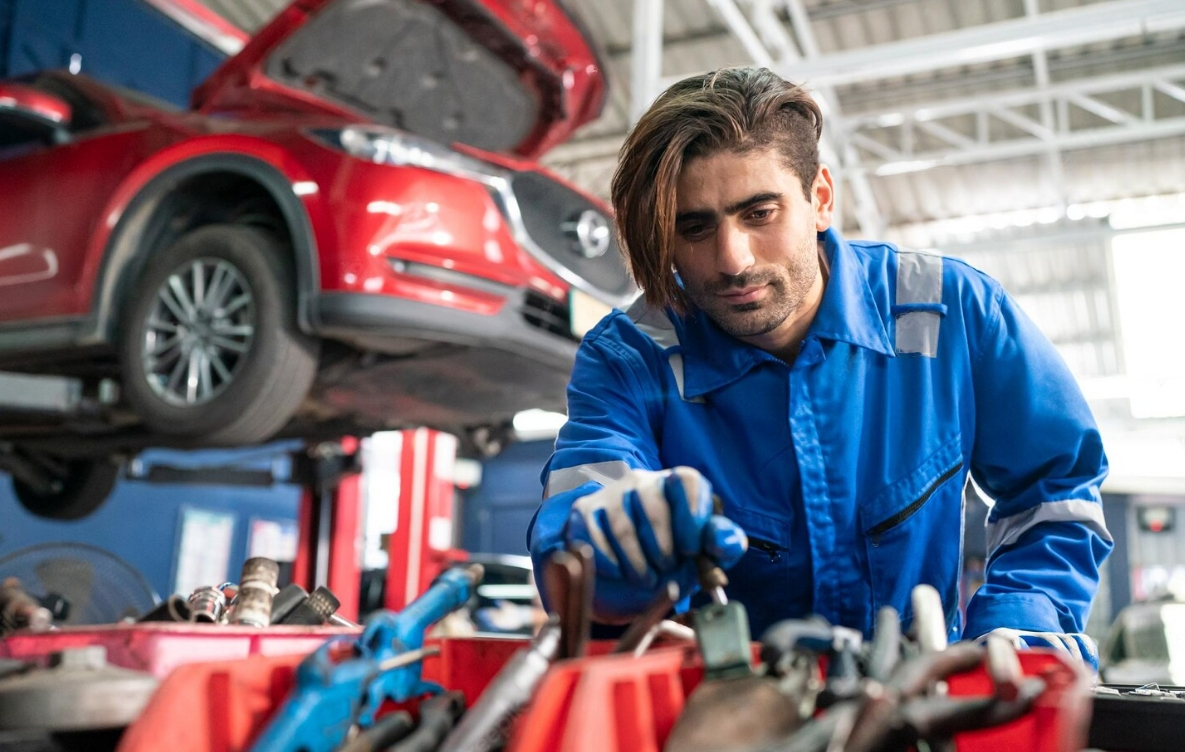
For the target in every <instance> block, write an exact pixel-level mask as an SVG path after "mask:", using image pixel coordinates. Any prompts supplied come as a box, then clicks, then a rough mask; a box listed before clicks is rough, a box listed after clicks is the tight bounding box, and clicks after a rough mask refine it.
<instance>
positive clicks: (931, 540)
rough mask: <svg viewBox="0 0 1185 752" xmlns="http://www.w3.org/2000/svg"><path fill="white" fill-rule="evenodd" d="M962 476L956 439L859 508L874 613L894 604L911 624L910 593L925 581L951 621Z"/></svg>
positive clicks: (955, 596) (958, 562)
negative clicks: (935, 593) (940, 601)
mask: <svg viewBox="0 0 1185 752" xmlns="http://www.w3.org/2000/svg"><path fill="white" fill-rule="evenodd" d="M965 477H966V473H965V472H964V471H963V457H962V443H961V441H960V439H959V437H955V438H954V439H952V440H950V441H949V442H947V443H946V444H944V445H943V446H942V447H940V448H939V449H938V450H937V451H936V452H934V453H932V454H931V455H930V456H929V457H927V458H926V459H925V460H924V461H923V462H922V463H921V464H920V465H919V466H918V467H917V468H915V469H914V470H913V471H912V472H911V473H910V474H909V475H908V476H906V477H905V478H903V479H901V480H899V481H897V482H896V483H894V484H893V485H891V486H889V487H888V488H886V489H884V490H883V491H882V492H881V493H879V494H877V496H876V497H875V498H873V499H872V500H871V501H870V502H869V503H867V504H865V505H864V506H863V507H862V508H861V523H862V526H863V529H864V541H865V548H866V551H867V554H868V568H869V572H868V575H869V581H870V583H871V584H872V597H873V606H874V611H873V613H875V612H876V610H879V609H880V608H881V607H882V606H892V607H893V608H895V609H897V611H898V612H899V613H900V614H901V618H902V623H903V625H908V624H910V623H912V621H913V607H912V605H911V603H910V592H911V591H912V590H913V588H914V586H915V585H918V584H921V583H926V584H929V585H933V586H934V587H935V588H936V589H937V590H938V592H939V594H940V595H941V596H942V602H943V605H944V606H945V609H946V611H947V614H948V622H949V616H950V615H951V614H953V609H954V608H955V606H956V604H957V603H958V585H959V573H960V571H961V559H962V555H963V480H964V479H965ZM948 626H950V625H949V624H948Z"/></svg>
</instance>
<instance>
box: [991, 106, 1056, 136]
mask: <svg viewBox="0 0 1185 752" xmlns="http://www.w3.org/2000/svg"><path fill="white" fill-rule="evenodd" d="M988 114H990V115H991V116H992V117H996V118H999V119H1000V120H1003V121H1004V122H1005V123H1008V124H1010V125H1014V126H1016V127H1017V128H1020V129H1021V130H1022V131H1026V132H1028V133H1031V134H1032V135H1034V136H1036V137H1037V138H1039V139H1041V140H1042V141H1052V140H1053V139H1054V132H1055V130H1054V129H1053V128H1046V127H1045V126H1044V125H1042V124H1041V123H1038V122H1037V121H1036V120H1033V119H1032V118H1027V117H1025V116H1024V115H1021V114H1020V113H1018V112H1015V111H1014V110H1006V109H1004V108H998V109H994V110H990V111H989V113H988Z"/></svg>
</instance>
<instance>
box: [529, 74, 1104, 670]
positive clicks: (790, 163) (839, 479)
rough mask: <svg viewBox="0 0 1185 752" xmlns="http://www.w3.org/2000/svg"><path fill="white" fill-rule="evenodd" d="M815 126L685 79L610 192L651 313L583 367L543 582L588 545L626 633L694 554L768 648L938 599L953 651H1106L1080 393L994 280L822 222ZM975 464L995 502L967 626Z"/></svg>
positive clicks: (692, 574)
mask: <svg viewBox="0 0 1185 752" xmlns="http://www.w3.org/2000/svg"><path fill="white" fill-rule="evenodd" d="M821 132H822V115H821V113H820V111H819V108H818V106H817V105H816V104H815V103H814V102H813V101H812V100H811V99H810V97H809V96H808V95H807V94H806V93H805V92H804V91H803V90H802V89H801V88H799V87H798V86H795V85H793V84H791V83H789V82H787V81H785V80H783V79H781V78H780V77H778V76H777V75H775V74H773V73H771V72H770V71H768V70H765V69H752V68H741V69H736V68H734V69H723V70H719V71H716V72H714V73H710V74H706V75H702V76H696V77H693V78H688V79H686V80H684V81H682V82H680V83H677V84H675V85H674V86H672V87H671V88H670V89H668V90H667V91H666V92H665V93H664V94H663V95H662V96H660V97H659V98H658V100H657V101H656V102H655V103H654V105H653V106H652V107H651V108H650V109H649V111H648V112H647V113H646V114H645V115H643V117H642V118H641V120H640V121H639V122H638V124H637V125H636V127H635V128H634V129H633V132H632V133H631V134H630V135H629V137H628V139H627V140H626V142H625V144H624V146H623V147H622V151H621V161H620V164H619V166H618V169H617V172H616V174H615V176H614V178H613V186H612V198H613V207H614V209H615V210H616V214H617V218H616V221H617V226H618V229H619V234H620V237H621V239H622V245H623V250H624V253H625V255H626V257H627V260H628V263H629V265H630V267H631V270H632V272H633V275H634V278H635V279H636V280H637V282H638V285H639V286H640V287H641V288H642V290H643V292H644V297H643V298H641V299H639V301H638V302H637V303H636V304H635V305H633V306H632V307H631V308H630V310H629V311H627V312H621V311H615V312H613V313H612V314H610V315H609V316H607V317H606V318H605V319H604V320H603V321H601V323H600V324H599V325H598V326H597V327H596V328H594V329H593V330H592V331H591V332H590V333H589V334H588V335H587V336H586V337H585V339H584V343H583V345H582V346H581V348H580V350H579V353H578V355H577V358H576V364H575V367H574V370H573V372H572V378H571V383H570V385H569V388H568V422H567V424H566V425H565V426H564V427H563V429H562V430H561V431H560V434H559V438H558V440H557V442H556V448H555V453H554V454H553V455H552V457H551V459H550V461H549V462H548V464H547V467H546V469H545V470H544V473H543V481H544V485H545V491H544V501H543V504H542V506H541V507H540V509H539V511H538V513H537V515H536V518H535V520H534V523H533V525H532V529H531V531H530V532H529V543H530V547H531V553H532V556H533V557H534V560H535V567H536V571H538V570H539V567H540V566H541V564H542V562H543V560H544V558H545V557H546V556H547V555H548V554H549V553H550V552H552V551H554V550H556V549H559V548H561V547H564V546H565V545H568V544H570V543H572V542H574V541H586V542H589V543H591V544H592V546H593V547H594V550H595V554H596V565H597V581H596V594H595V617H596V618H597V620H598V621H601V622H606V623H622V622H625V621H628V620H629V619H630V618H631V617H632V616H634V615H636V614H638V613H639V612H640V611H641V610H642V609H643V608H644V606H645V605H646V604H647V603H648V602H649V601H650V600H651V599H652V597H653V596H654V595H655V592H656V590H657V587H658V585H659V584H660V583H663V582H665V581H668V580H675V581H677V582H678V583H679V584H680V586H681V587H683V588H685V589H684V590H683V592H689V590H688V589H694V588H695V586H696V566H695V561H694V559H695V557H696V556H700V555H706V556H708V557H710V558H712V559H715V560H716V561H718V562H719V563H720V564H721V565H723V566H724V567H726V568H730V572H729V580H730V583H729V586H728V590H727V592H728V595H729V596H730V597H731V598H734V599H736V600H739V601H741V602H742V603H743V604H744V605H745V607H746V608H747V610H748V613H749V618H750V622H751V624H752V627H753V630H754V634H757V635H759V634H761V632H762V631H763V630H764V629H765V628H766V627H768V626H769V625H771V624H773V623H774V622H776V621H778V620H780V619H786V618H794V617H802V616H805V615H807V614H810V613H812V612H813V613H818V614H821V615H822V616H824V617H825V618H827V619H828V620H829V621H831V622H832V623H834V624H841V625H845V626H848V627H853V628H855V629H858V630H861V631H863V632H864V634H865V635H866V636H867V635H869V634H870V633H871V631H872V627H873V624H874V615H875V614H876V612H877V610H878V609H879V608H880V607H882V606H886V605H888V606H893V607H894V608H896V609H897V610H898V612H900V613H901V615H902V618H903V621H904V622H905V624H906V625H908V623H909V622H910V621H911V619H912V608H911V605H910V591H911V590H912V589H913V587H914V586H915V585H917V584H919V583H928V584H930V585H933V586H934V587H935V588H937V589H938V592H939V593H940V594H941V596H942V601H943V605H944V607H945V611H946V618H947V624H948V626H949V628H950V636H951V637H952V638H958V637H965V638H977V637H980V636H982V635H985V634H986V633H988V632H992V631H993V630H1001V633H1002V634H1007V635H1008V636H1010V637H1011V638H1012V639H1013V642H1014V643H1016V644H1018V645H1020V644H1030V645H1032V644H1040V645H1052V646H1055V647H1059V648H1062V649H1066V650H1069V651H1070V652H1072V653H1074V654H1077V655H1079V656H1080V657H1082V658H1084V659H1085V660H1086V661H1088V662H1089V663H1092V664H1093V663H1095V658H1094V655H1093V651H1092V650H1091V643H1090V641H1089V638H1086V637H1085V635H1083V634H1081V633H1082V631H1083V627H1084V625H1085V623H1086V619H1087V616H1088V614H1089V612H1090V606H1091V601H1092V599H1093V597H1094V594H1095V590H1096V587H1097V584H1098V570H1099V566H1100V564H1101V563H1102V561H1103V560H1104V559H1105V558H1106V556H1107V554H1108V552H1109V551H1110V549H1111V546H1112V542H1111V537H1110V535H1109V534H1108V532H1107V529H1106V526H1105V525H1104V523H1103V512H1102V506H1101V502H1100V496H1099V485H1100V483H1101V482H1102V480H1103V477H1104V476H1105V475H1106V467H1107V464H1106V458H1105V456H1104V454H1103V447H1102V444H1101V441H1100V438H1099V433H1098V430H1097V428H1096V426H1095V423H1094V420H1093V418H1092V417H1091V414H1090V411H1089V409H1088V408H1087V405H1086V403H1085V401H1084V399H1083V397H1082V395H1081V393H1080V392H1079V390H1078V388H1077V386H1076V385H1075V382H1074V380H1073V378H1072V377H1071V375H1070V373H1069V371H1068V370H1067V368H1066V366H1065V365H1064V363H1063V362H1062V360H1061V359H1060V357H1059V356H1058V355H1057V353H1056V352H1055V350H1054V348H1053V346H1052V345H1051V344H1050V343H1049V341H1048V340H1047V339H1046V338H1045V337H1044V336H1042V334H1041V333H1040V332H1039V331H1038V330H1037V328H1036V327H1035V326H1034V325H1033V323H1032V322H1031V321H1030V320H1029V319H1028V318H1027V317H1026V316H1025V315H1024V314H1023V313H1022V312H1021V311H1020V309H1019V308H1018V307H1017V305H1016V303H1015V302H1014V301H1013V300H1012V299H1011V298H1010V297H1009V296H1008V295H1007V294H1006V293H1005V292H1004V290H1003V289H1002V288H1001V287H1000V285H999V284H998V283H997V282H995V281H994V280H992V279H990V278H989V277H987V276H986V275H984V274H982V273H981V272H979V271H977V270H975V269H973V268H971V267H969V266H967V265H966V264H964V263H962V262H960V261H957V260H955V259H950V258H942V257H941V256H937V255H931V254H924V253H917V252H912V251H905V250H901V249H898V248H896V247H895V246H893V245H891V244H888V243H879V242H867V241H847V240H844V239H843V238H842V237H841V236H840V235H839V233H838V232H837V231H836V230H835V229H833V228H832V226H831V225H832V222H833V219H834V216H833V211H834V206H835V184H834V182H833V179H832V175H831V172H830V171H829V170H828V168H827V166H826V165H821V164H820V163H819V150H818V141H819V136H820V133H821ZM968 474H970V475H971V476H973V477H974V478H975V480H976V481H977V482H978V484H979V486H980V487H981V488H982V489H984V490H985V491H986V492H987V493H988V494H989V495H990V496H991V497H992V498H994V499H995V506H994V507H993V508H992V511H991V515H990V517H989V520H988V546H989V549H990V550H989V559H988V564H987V571H986V581H985V583H984V584H983V585H982V587H980V588H979V590H978V591H977V592H976V593H975V595H974V597H973V598H972V599H971V601H970V603H969V604H968V606H967V610H966V624H965V625H963V624H960V620H961V617H960V614H959V609H958V605H959V593H958V587H959V579H960V570H961V566H962V554H963V552H962V537H963V530H962V526H963V489H964V485H965V483H966V481H967V476H968ZM713 494H715V495H717V496H718V497H719V500H720V501H721V502H722V503H723V508H722V510H720V514H719V515H717V514H714V512H713V499H712V497H713ZM746 536H747V545H746Z"/></svg>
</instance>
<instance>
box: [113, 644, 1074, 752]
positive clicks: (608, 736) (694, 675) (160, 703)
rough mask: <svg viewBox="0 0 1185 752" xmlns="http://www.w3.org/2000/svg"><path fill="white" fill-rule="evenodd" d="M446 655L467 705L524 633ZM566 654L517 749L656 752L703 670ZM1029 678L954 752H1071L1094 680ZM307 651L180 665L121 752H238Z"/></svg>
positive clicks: (1044, 667)
mask: <svg viewBox="0 0 1185 752" xmlns="http://www.w3.org/2000/svg"><path fill="white" fill-rule="evenodd" d="M428 644H430V645H431V644H435V645H439V646H440V648H441V654H440V656H438V657H435V658H429V659H428V660H427V661H426V663H425V665H424V677H425V678H426V679H431V680H433V681H437V682H439V683H441V684H443V685H444V686H445V687H447V688H449V689H456V690H459V691H462V692H464V693H465V695H466V700H467V701H468V702H469V703H472V702H473V701H474V700H476V698H477V696H478V695H480V693H481V691H482V690H483V689H484V688H485V686H486V685H487V684H488V683H489V681H490V680H491V679H492V678H493V677H494V675H495V674H496V673H497V672H498V670H499V669H500V668H501V667H502V665H503V664H505V662H506V661H507V660H508V659H509V658H510V656H511V655H513V654H514V652H515V651H516V650H518V649H520V648H522V647H523V646H525V645H526V641H525V640H519V639H499V638H447V639H440V640H428ZM610 647H611V645H610V644H609V643H594V644H593V645H592V651H591V652H592V653H593V655H591V656H590V657H586V658H581V659H576V660H571V661H562V662H559V663H557V664H556V665H555V666H553V667H552V669H551V671H549V672H548V674H547V676H546V677H545V678H544V680H543V683H542V684H541V686H540V688H539V690H538V691H537V692H536V695H535V699H534V701H533V702H532V703H531V705H530V706H528V708H527V710H526V711H525V712H524V713H523V715H522V716H521V717H520V718H519V719H518V722H517V723H516V725H515V730H514V736H513V737H512V740H511V743H510V745H509V746H508V750H510V752H591V751H592V750H598V752H600V751H605V752H617V751H619V750H638V751H639V752H658V750H661V749H662V745H663V744H664V743H665V741H666V738H667V735H668V734H669V733H670V730H671V728H672V726H673V725H674V723H675V720H676V719H677V718H678V716H679V713H680V712H681V711H682V709H683V705H684V702H685V700H686V697H687V695H688V694H689V693H690V692H691V690H692V689H694V688H695V686H696V685H697V684H699V682H700V681H701V679H702V677H703V670H702V666H701V664H700V662H699V657H698V655H697V654H696V653H694V652H693V651H689V650H686V649H684V648H682V647H665V648H657V649H654V650H651V651H650V652H649V653H647V654H646V655H644V656H641V657H639V658H634V657H632V656H616V655H604V653H605V652H607V650H608V649H609V648H610ZM1020 657H1021V666H1022V668H1023V669H1024V671H1025V674H1026V675H1040V676H1042V677H1043V678H1044V679H1045V680H1046V683H1047V687H1046V690H1045V693H1044V694H1043V695H1042V696H1041V697H1040V698H1039V699H1038V701H1037V703H1036V706H1035V708H1034V709H1033V710H1032V711H1031V712H1030V713H1029V714H1027V715H1026V716H1025V717H1023V718H1021V719H1019V720H1017V721H1014V722H1013V723H1010V724H1008V725H1005V726H1000V727H997V728H994V729H988V730H985V731H979V732H975V733H969V734H962V735H959V736H958V737H956V739H955V741H956V747H957V749H958V750H959V752H988V751H989V750H1001V749H1007V750H1009V752H1071V751H1072V750H1080V749H1082V748H1083V746H1084V745H1085V742H1086V734H1087V729H1088V724H1089V717H1090V678H1089V676H1087V675H1086V673H1085V672H1084V671H1082V670H1081V669H1079V668H1076V667H1075V666H1073V665H1072V664H1071V663H1070V662H1069V661H1068V660H1066V659H1063V658H1062V657H1061V656H1060V655H1058V654H1056V653H1052V652H1044V651H1030V652H1025V653H1022V654H1021V656H1020ZM300 659H301V656H296V655H289V656H276V657H266V656H255V657H251V658H247V659H245V660H237V661H224V662H219V663H200V664H192V665H185V666H180V667H178V668H177V669H176V670H175V671H174V672H173V673H172V674H171V675H170V676H169V678H168V679H167V680H166V681H165V682H164V683H162V685H161V688H160V689H159V690H158V692H157V693H156V695H154V697H153V699H152V700H151V701H150V702H149V704H148V706H147V707H146V708H145V710H144V712H143V713H142V714H141V716H140V718H139V719H138V720H137V721H136V722H135V723H134V724H133V725H132V726H131V727H130V728H129V729H128V731H127V732H126V733H125V734H124V737H123V740H122V742H121V744H120V748H119V749H120V752H147V751H148V750H159V749H168V750H169V751H170V752H239V751H240V750H246V749H248V748H249V746H250V743H251V740H252V739H254V737H255V735H256V734H257V733H258V731H259V730H260V729H261V728H262V726H263V725H264V724H265V723H266V722H267V720H268V719H269V718H270V716H271V714H272V712H274V710H275V708H276V707H277V706H278V705H279V703H280V702H281V701H282V699H283V698H284V697H285V696H286V695H287V693H288V691H289V689H290V688H291V686H292V679H293V673H294V671H295V668H296V665H297V664H298V663H299V662H300ZM948 685H949V687H950V692H951V694H952V695H958V696H973V695H986V694H989V693H990V691H991V682H990V680H989V679H988V677H987V675H986V673H985V672H984V671H983V669H982V668H980V669H977V670H974V671H970V672H967V673H965V674H959V675H956V676H953V677H951V678H950V679H949V680H948Z"/></svg>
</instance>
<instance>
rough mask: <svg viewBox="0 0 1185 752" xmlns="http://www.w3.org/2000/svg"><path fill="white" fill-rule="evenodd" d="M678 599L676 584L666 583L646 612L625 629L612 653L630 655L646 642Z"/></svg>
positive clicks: (651, 638) (677, 586)
mask: <svg viewBox="0 0 1185 752" xmlns="http://www.w3.org/2000/svg"><path fill="white" fill-rule="evenodd" d="M680 597H681V596H680V593H679V585H678V584H676V583H674V582H668V583H667V584H666V585H664V586H662V587H660V588H659V589H658V593H657V594H656V595H655V596H654V599H653V600H651V601H650V603H649V605H647V606H646V610H645V611H643V612H642V613H641V614H640V615H639V616H638V617H637V618H636V619H634V620H633V621H632V622H630V625H629V626H628V627H626V630H625V632H624V633H623V634H622V635H621V638H620V639H619V640H618V641H617V644H616V645H615V646H614V647H613V652H614V653H632V652H633V651H634V650H635V649H637V647H638V646H639V645H641V644H642V642H643V641H644V640H646V637H647V635H650V633H651V632H652V631H653V630H655V629H656V628H657V627H658V625H659V624H661V623H662V620H663V619H665V618H667V615H668V614H670V613H671V611H672V610H674V608H675V604H676V603H678V602H679V598H680ZM653 639H654V638H653V636H651V637H650V640H653ZM646 642H647V644H649V640H646Z"/></svg>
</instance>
